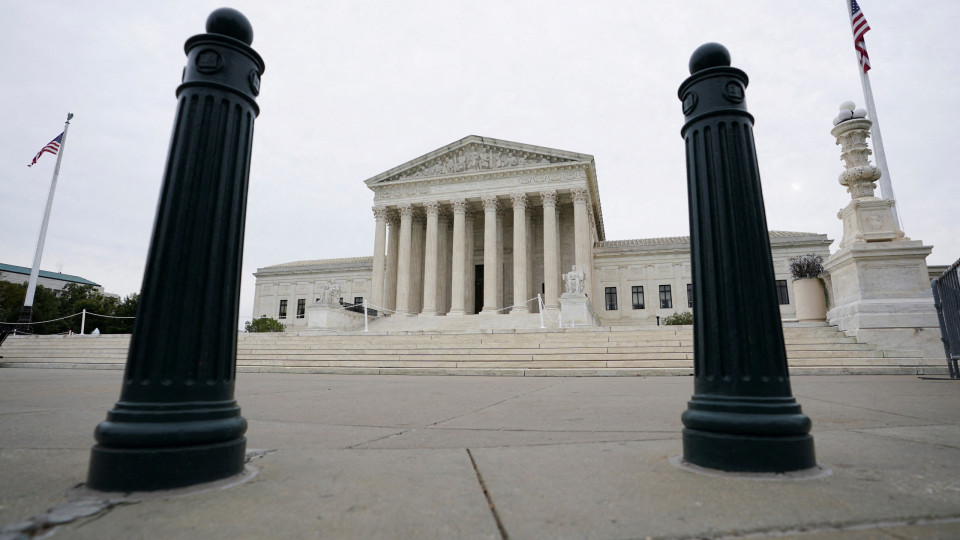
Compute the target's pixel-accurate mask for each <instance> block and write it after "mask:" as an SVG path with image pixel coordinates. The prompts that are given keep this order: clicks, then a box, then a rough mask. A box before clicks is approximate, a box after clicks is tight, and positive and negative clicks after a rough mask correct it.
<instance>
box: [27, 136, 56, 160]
mask: <svg viewBox="0 0 960 540" xmlns="http://www.w3.org/2000/svg"><path fill="white" fill-rule="evenodd" d="M62 142H63V133H61V134H59V135H57V137H56V138H55V139H53V140H52V141H50V142H48V143H47V145H46V146H44V147H43V148H41V149H40V151H39V152H37V155H35V156H33V161H32V162H30V164H29V165H27V167H33V166H34V165H36V164H37V160H38V159H40V156H42V155H43V154H45V153H46V154H53V155H54V156H55V155H57V153H59V152H60V143H62Z"/></svg>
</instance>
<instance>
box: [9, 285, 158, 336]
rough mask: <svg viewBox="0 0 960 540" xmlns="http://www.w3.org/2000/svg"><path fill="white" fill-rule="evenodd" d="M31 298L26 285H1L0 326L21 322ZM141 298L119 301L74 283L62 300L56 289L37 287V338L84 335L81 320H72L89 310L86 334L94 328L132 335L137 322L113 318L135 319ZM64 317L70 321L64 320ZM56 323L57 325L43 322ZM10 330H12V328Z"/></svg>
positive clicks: (77, 318)
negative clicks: (40, 336) (78, 333)
mask: <svg viewBox="0 0 960 540" xmlns="http://www.w3.org/2000/svg"><path fill="white" fill-rule="evenodd" d="M26 294H27V284H26V283H9V282H5V281H2V282H0V322H17V320H18V319H19V318H20V311H21V309H22V308H23V300H24V297H26ZM139 301H140V295H139V294H136V293H135V294H131V295H130V296H128V297H126V298H124V299H123V301H118V300H117V299H116V298H111V297H107V296H104V295H103V294H101V293H100V292H98V291H97V290H96V289H94V287H93V286H92V285H81V284H79V283H71V284H69V285H67V286H66V287H64V288H63V290H62V291H61V292H60V296H57V295H56V294H55V293H54V291H53V290H52V289H48V288H46V287H44V286H43V285H37V291H36V293H35V294H34V297H33V317H32V319H33V321H34V322H40V323H41V324H35V325H34V326H33V332H34V333H35V334H60V333H65V332H70V331H72V332H80V325H81V319H82V317H81V316H77V317H69V316H70V315H74V314H77V313H81V312H82V311H83V310H84V309H86V310H87V320H86V326H85V328H84V331H85V332H86V333H88V334H89V333H90V332H91V331H93V329H94V328H97V329H99V330H100V333H101V334H129V333H131V332H132V331H133V319H113V318H108V317H101V316H99V315H109V316H111V317H133V316H135V315H136V312H137V304H138V303H139ZM61 317H69V318H67V319H63V320H55V319H60V318H61ZM42 321H53V322H46V323H45V322H42ZM8 328H9V327H8Z"/></svg>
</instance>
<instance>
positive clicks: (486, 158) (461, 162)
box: [395, 145, 571, 180]
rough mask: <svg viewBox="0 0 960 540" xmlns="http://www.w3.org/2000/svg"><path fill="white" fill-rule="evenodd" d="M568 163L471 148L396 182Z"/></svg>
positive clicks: (432, 162)
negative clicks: (408, 179)
mask: <svg viewBox="0 0 960 540" xmlns="http://www.w3.org/2000/svg"><path fill="white" fill-rule="evenodd" d="M568 161H571V160H569V159H565V158H560V157H556V156H547V155H544V154H536V153H532V152H524V151H521V150H509V149H505V148H494V147H488V146H481V145H469V146H466V147H464V148H461V149H459V150H457V151H455V152H450V153H448V154H445V155H443V156H440V157H438V158H434V159H432V160H430V161H427V162H426V163H423V164H421V165H418V166H417V167H414V168H413V169H410V170H408V171H407V172H404V173H403V174H401V175H399V176H397V177H396V178H395V180H405V179H407V178H423V177H428V176H443V175H447V174H456V173H462V172H475V171H483V170H494V169H507V168H512V167H524V166H530V165H548V164H550V163H561V162H568Z"/></svg>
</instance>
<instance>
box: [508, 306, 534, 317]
mask: <svg viewBox="0 0 960 540" xmlns="http://www.w3.org/2000/svg"><path fill="white" fill-rule="evenodd" d="M529 314H530V310H529V309H528V308H527V307H526V306H515V307H514V308H513V309H512V310H510V315H529Z"/></svg>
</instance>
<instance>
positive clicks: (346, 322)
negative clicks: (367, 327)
mask: <svg viewBox="0 0 960 540" xmlns="http://www.w3.org/2000/svg"><path fill="white" fill-rule="evenodd" d="M306 311H307V328H316V329H323V330H360V329H362V328H363V314H362V313H355V312H353V311H347V310H345V309H343V306H336V307H333V306H330V305H327V304H313V305H311V306H307V310H306Z"/></svg>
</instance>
